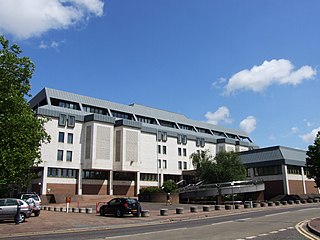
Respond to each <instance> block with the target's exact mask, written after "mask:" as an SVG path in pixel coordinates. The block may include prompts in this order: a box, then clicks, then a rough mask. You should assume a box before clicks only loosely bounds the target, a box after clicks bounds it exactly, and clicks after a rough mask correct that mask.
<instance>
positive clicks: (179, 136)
mask: <svg viewBox="0 0 320 240" xmlns="http://www.w3.org/2000/svg"><path fill="white" fill-rule="evenodd" d="M177 143H178V144H181V143H182V135H180V134H178V137H177Z"/></svg>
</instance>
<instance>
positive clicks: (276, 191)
mask: <svg viewBox="0 0 320 240" xmlns="http://www.w3.org/2000/svg"><path fill="white" fill-rule="evenodd" d="M264 185H265V191H264V197H265V199H266V200H268V199H270V198H273V197H275V196H278V195H282V194H284V191H283V182H282V181H281V180H278V181H266V182H264Z"/></svg>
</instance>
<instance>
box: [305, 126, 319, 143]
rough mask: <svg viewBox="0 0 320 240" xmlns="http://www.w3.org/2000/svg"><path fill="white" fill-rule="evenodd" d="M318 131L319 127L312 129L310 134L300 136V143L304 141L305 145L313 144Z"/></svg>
mask: <svg viewBox="0 0 320 240" xmlns="http://www.w3.org/2000/svg"><path fill="white" fill-rule="evenodd" d="M319 131H320V127H318V128H315V129H313V130H312V131H311V132H309V133H307V134H304V135H300V137H301V138H302V141H304V142H305V143H313V142H314V139H315V138H316V135H317V133H318V132H319Z"/></svg>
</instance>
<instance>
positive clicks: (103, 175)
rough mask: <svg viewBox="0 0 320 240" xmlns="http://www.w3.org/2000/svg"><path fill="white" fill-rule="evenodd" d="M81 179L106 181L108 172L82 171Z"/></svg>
mask: <svg viewBox="0 0 320 240" xmlns="http://www.w3.org/2000/svg"><path fill="white" fill-rule="evenodd" d="M82 178H83V179H99V180H105V179H108V172H106V171H91V170H83V171H82Z"/></svg>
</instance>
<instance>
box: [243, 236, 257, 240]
mask: <svg viewBox="0 0 320 240" xmlns="http://www.w3.org/2000/svg"><path fill="white" fill-rule="evenodd" d="M256 237H257V236H250V237H246V239H254V238H256Z"/></svg>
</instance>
